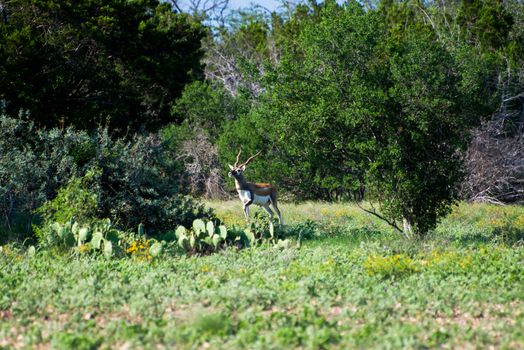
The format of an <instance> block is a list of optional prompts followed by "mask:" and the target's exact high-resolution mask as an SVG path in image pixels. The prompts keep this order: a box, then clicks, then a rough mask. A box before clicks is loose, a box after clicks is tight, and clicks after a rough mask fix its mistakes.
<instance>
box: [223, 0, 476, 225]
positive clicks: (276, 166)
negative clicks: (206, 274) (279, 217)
mask: <svg viewBox="0 0 524 350" xmlns="http://www.w3.org/2000/svg"><path fill="white" fill-rule="evenodd" d="M296 45H297V47H298V48H300V51H301V55H296V54H294V53H293V54H288V55H283V57H282V59H281V61H280V64H279V66H278V67H277V69H276V70H275V71H274V73H273V75H272V76H271V77H270V79H269V81H270V84H268V93H267V94H266V95H265V96H263V97H262V98H261V99H260V101H261V104H260V105H259V106H258V107H257V108H256V109H255V110H253V111H252V112H251V113H249V114H247V115H246V116H244V117H242V118H240V119H239V120H238V121H236V122H234V124H232V125H231V126H230V127H229V128H226V132H225V133H224V135H223V137H222V140H221V141H220V148H221V150H222V154H223V156H224V158H228V159H234V156H233V154H234V152H235V151H236V149H237V148H238V146H239V145H241V144H242V145H245V146H246V147H245V148H247V149H249V150H258V149H262V150H264V152H265V154H266V157H265V159H259V160H257V162H258V165H252V166H251V168H252V170H253V175H254V177H255V178H256V177H259V176H261V175H260V174H261V173H262V172H264V174H266V176H267V175H269V177H270V178H271V179H274V180H276V181H277V182H279V183H280V184H283V185H284V186H286V187H287V189H289V190H291V191H293V192H295V193H296V194H297V195H299V196H300V197H306V198H307V197H316V198H318V197H322V198H336V197H341V196H348V195H349V194H351V192H352V191H354V190H357V189H359V188H360V187H361V186H362V185H365V186H366V189H367V191H368V195H370V197H369V198H370V199H371V200H374V201H378V203H379V205H380V208H378V209H377V210H375V209H372V210H370V211H372V212H373V213H374V214H376V215H380V216H381V217H383V218H384V219H386V220H387V221H388V222H390V223H391V224H392V225H394V226H396V227H397V228H399V230H405V231H408V233H410V232H412V231H414V232H416V233H418V234H425V233H427V232H428V231H429V230H430V229H432V228H433V227H435V225H436V223H437V220H438V218H439V217H440V216H442V215H443V214H445V213H446V212H447V211H448V210H449V208H450V204H451V203H453V201H454V200H455V199H456V195H457V194H456V187H457V184H458V182H459V180H460V179H461V163H460V160H459V157H458V154H459V153H458V151H459V150H461V149H463V148H464V147H465V145H466V141H467V137H466V136H465V135H466V132H467V130H468V128H470V127H471V126H472V125H473V124H474V123H475V121H476V120H475V118H474V114H473V113H472V111H474V108H473V107H472V101H471V100H470V99H469V98H468V95H466V94H464V93H462V90H461V89H460V86H461V79H462V78H461V75H460V74H459V69H458V67H457V66H456V65H455V61H454V59H453V57H452V56H451V55H450V54H449V53H448V52H447V50H446V49H445V48H444V47H443V46H442V45H441V44H440V43H439V42H438V41H437V40H436V38H435V34H434V32H433V30H432V29H431V28H430V27H428V26H425V25H423V24H421V23H417V24H416V25H413V26H408V27H407V29H404V32H403V33H402V35H398V33H397V32H391V31H389V30H388V27H387V26H385V25H384V21H383V20H382V18H381V16H380V13H379V12H377V11H364V10H363V8H362V7H361V6H360V5H358V4H357V3H356V2H350V3H348V4H347V5H345V6H343V7H340V6H338V5H336V4H331V5H328V6H326V7H325V8H323V9H322V11H321V18H320V21H319V22H318V23H306V24H305V25H304V27H303V28H302V29H301V32H300V35H299V36H298V41H297V42H296ZM293 51H294V50H290V51H289V52H293ZM401 222H404V223H405V226H404V228H401V227H402V225H401V224H400V223H401Z"/></svg>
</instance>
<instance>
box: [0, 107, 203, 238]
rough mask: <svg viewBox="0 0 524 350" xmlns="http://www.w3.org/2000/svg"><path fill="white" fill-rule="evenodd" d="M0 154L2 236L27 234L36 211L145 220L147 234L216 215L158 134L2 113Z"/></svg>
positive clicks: (53, 216) (62, 217)
mask: <svg viewBox="0 0 524 350" xmlns="http://www.w3.org/2000/svg"><path fill="white" fill-rule="evenodd" d="M0 153H1V154H2V158H0V210H1V213H2V219H1V220H2V222H1V224H0V225H1V226H2V227H1V232H5V233H3V235H2V237H0V239H1V240H3V241H7V240H12V239H24V238H26V237H28V236H29V237H30V236H31V235H32V231H31V227H32V225H33V224H34V223H35V220H36V218H37V217H38V216H39V215H42V216H43V219H44V220H45V221H59V222H62V223H64V222H65V221H67V220H69V219H71V218H72V217H73V216H74V217H75V218H76V219H79V218H99V219H101V218H109V219H110V220H111V221H112V222H113V223H114V225H116V226H117V227H118V228H120V229H128V228H130V227H136V226H138V224H140V223H143V224H144V225H145V226H146V228H147V230H148V233H150V234H152V233H158V232H160V231H163V230H165V231H167V230H169V229H175V228H176V227H177V226H178V225H189V224H191V223H192V222H193V220H194V219H196V218H199V217H202V218H212V217H213V216H212V213H211V211H210V210H207V209H205V208H204V206H203V205H202V204H200V203H198V202H196V201H195V200H194V199H193V198H191V197H188V196H187V193H188V190H187V189H186V188H185V187H184V177H185V176H184V174H183V169H182V166H181V164H180V162H179V161H177V155H176V149H173V148H169V147H167V145H166V143H165V142H163V141H162V140H161V139H160V138H158V137H157V136H156V135H154V134H153V135H146V136H135V137H133V138H132V139H130V140H129V139H128V140H124V139H117V140H113V139H111V137H110V136H109V134H108V132H107V130H104V129H102V130H98V131H95V132H93V133H91V134H89V133H87V132H84V131H76V130H74V129H72V128H68V129H66V130H59V129H51V130H45V129H40V130H37V129H36V127H35V126H34V124H33V123H31V122H29V121H24V120H20V119H16V120H15V119H11V118H7V117H0ZM86 174H88V176H87V177H85V178H84V176H85V175H86ZM59 188H63V191H62V192H61V195H60V196H58V197H57V198H56V200H55V201H52V202H47V203H46V201H49V200H52V199H53V198H55V197H56V196H57V193H58V192H59V191H58V189H59ZM95 202H96V204H95ZM44 203H46V204H44ZM42 205H44V206H43V207H42V209H41V210H39V211H36V212H35V209H37V208H38V207H40V206H42ZM35 214H37V215H36V216H35ZM18 221H20V222H21V223H22V224H21V225H20V227H22V228H23V230H22V229H21V228H20V227H17V226H16V225H14V224H15V223H16V222H18Z"/></svg>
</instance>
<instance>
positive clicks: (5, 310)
mask: <svg viewBox="0 0 524 350" xmlns="http://www.w3.org/2000/svg"><path fill="white" fill-rule="evenodd" d="M208 205H209V206H211V207H213V208H216V211H217V213H218V215H219V216H220V217H221V218H223V220H224V221H225V222H226V224H228V225H232V224H235V223H236V224H241V223H242V222H243V217H242V211H241V208H240V205H239V203H237V202H212V203H208ZM281 209H282V212H283V215H284V216H285V220H286V223H287V224H288V225H290V226H293V225H306V226H307V227H308V228H309V229H313V230H314V237H312V238H310V239H308V240H304V241H303V242H302V245H301V247H300V248H299V247H298V246H297V245H293V246H292V247H290V248H288V249H281V248H276V247H272V246H269V245H267V246H266V245H264V246H259V247H255V248H247V249H243V250H237V249H233V248H231V249H228V250H226V251H223V252H220V253H217V254H213V255H209V256H205V257H196V256H193V257H190V258H187V257H185V256H183V255H182V254H180V255H174V256H173V255H170V256H165V257H163V258H160V259H156V260H154V261H152V262H141V261H134V260H133V259H112V260H108V259H104V258H101V257H98V258H95V257H90V256H74V257H64V256H54V255H52V254H50V253H46V252H37V254H36V256H34V257H31V256H28V255H27V254H26V253H24V252H23V251H21V250H18V249H17V248H16V247H13V246H4V247H2V252H0V348H5V349H11V348H15V349H18V348H37V349H48V348H53V349H96V348H102V349H105V348H114V349H135V348H136V349H142V348H147V349H149V348H153V349H168V348H180V349H207V348H209V349H290V348H302V349H322V348H330V349H348V348H366V349H367V348H380V349H397V348H413V349H425V348H463V349H476V348H488V347H492V348H514V349H522V348H524V332H523V330H524V246H523V244H522V243H521V242H520V241H519V240H520V239H521V238H522V237H524V208H523V207H513V206H507V207H496V206H489V205H461V206H459V207H457V208H456V209H455V210H454V212H453V213H452V214H450V215H449V216H448V217H447V218H445V219H444V220H443V221H442V223H441V224H440V225H439V227H438V228H437V230H436V232H434V233H433V234H432V235H431V237H429V238H427V239H424V240H420V241H406V240H405V239H404V238H402V237H401V236H399V235H398V234H395V233H394V232H392V231H391V230H390V229H389V228H388V227H387V226H385V225H384V224H382V223H381V222H379V221H377V220H375V219H374V218H372V217H371V216H369V215H366V214H363V213H362V212H361V211H360V210H359V209H357V208H355V207H353V206H351V205H344V204H324V203H305V204H299V205H292V204H287V205H286V204H283V205H282V208H281ZM252 214H253V213H252ZM308 220H311V221H312V222H309V221H308ZM305 222H309V223H307V224H304V223H305Z"/></svg>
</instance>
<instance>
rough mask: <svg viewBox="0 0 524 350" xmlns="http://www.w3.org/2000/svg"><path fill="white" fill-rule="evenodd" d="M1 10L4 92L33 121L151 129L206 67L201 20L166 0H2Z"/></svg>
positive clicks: (0, 87)
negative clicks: (201, 60) (186, 86)
mask: <svg viewBox="0 0 524 350" xmlns="http://www.w3.org/2000/svg"><path fill="white" fill-rule="evenodd" d="M0 12H1V16H0V62H2V63H1V64H0V75H1V76H2V79H1V80H0V100H3V101H4V104H5V110H6V113H7V114H8V115H10V116H13V117H17V116H18V113H19V112H20V111H21V110H24V111H28V112H29V113H30V115H31V118H32V119H33V120H34V121H35V122H36V123H37V124H38V125H46V126H58V125H66V126H68V125H73V126H76V127H77V128H83V129H84V128H87V129H92V128H96V127H97V126H99V125H108V126H109V127H111V128H112V129H117V130H119V131H120V132H126V131H127V130H129V129H131V130H138V129H141V128H144V127H145V128H146V129H155V128H157V127H159V126H161V125H163V124H166V123H167V122H169V121H171V116H170V110H171V106H172V105H173V102H174V100H175V99H176V98H177V97H178V96H179V95H180V93H181V91H182V89H183V87H184V86H185V85H186V84H187V83H188V82H191V81H192V80H194V79H195V78H199V77H201V74H202V68H203V67H202V66H201V64H200V58H201V56H202V54H203V52H202V50H201V44H200V42H201V39H202V38H203V37H204V36H205V34H206V30H205V29H204V27H203V26H202V25H201V24H200V23H199V22H198V21H197V20H194V19H193V18H192V17H190V16H188V15H186V14H177V13H175V11H174V10H173V9H172V7H171V5H170V4H168V3H167V2H160V1H158V0H139V1H125V0H112V1H102V0H92V1H81V2H77V1H55V0H38V1H29V0H8V1H3V2H2V4H1V6H0Z"/></svg>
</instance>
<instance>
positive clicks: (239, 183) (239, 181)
mask: <svg viewBox="0 0 524 350" xmlns="http://www.w3.org/2000/svg"><path fill="white" fill-rule="evenodd" d="M234 178H235V187H236V189H237V191H241V190H243V191H246V190H249V186H248V185H247V181H246V179H244V176H243V175H242V174H240V175H235V176H234Z"/></svg>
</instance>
